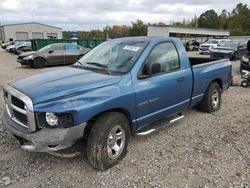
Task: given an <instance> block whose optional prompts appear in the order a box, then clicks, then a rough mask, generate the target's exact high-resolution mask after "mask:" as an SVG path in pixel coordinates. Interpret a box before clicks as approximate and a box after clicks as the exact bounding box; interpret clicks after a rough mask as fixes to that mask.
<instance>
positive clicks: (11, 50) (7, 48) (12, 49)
mask: <svg viewBox="0 0 250 188" xmlns="http://www.w3.org/2000/svg"><path fill="white" fill-rule="evenodd" d="M23 42H26V41H25V40H16V41H14V43H13V44H11V45H8V46H7V47H6V49H5V50H6V51H7V52H9V53H13V52H14V49H15V48H16V47H17V46H19V45H20V44H22V43H23Z"/></svg>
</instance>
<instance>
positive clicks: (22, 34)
mask: <svg viewBox="0 0 250 188" xmlns="http://www.w3.org/2000/svg"><path fill="white" fill-rule="evenodd" d="M49 38H56V39H61V38H62V28H59V27H54V26H50V25H45V24H41V23H36V22H31V23H19V24H9V25H2V26H0V40H3V41H9V40H29V39H49Z"/></svg>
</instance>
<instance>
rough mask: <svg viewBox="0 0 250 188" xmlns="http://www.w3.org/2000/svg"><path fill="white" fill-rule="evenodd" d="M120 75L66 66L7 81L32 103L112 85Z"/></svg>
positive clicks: (117, 80) (118, 79)
mask: <svg viewBox="0 0 250 188" xmlns="http://www.w3.org/2000/svg"><path fill="white" fill-rule="evenodd" d="M120 80H121V76H111V75H106V74H100V73H95V72H92V71H87V70H84V69H78V68H74V67H66V68H62V69H59V70H53V71H48V72H45V73H39V74H35V75H33V76H29V77H26V78H23V79H20V80H17V81H13V82H11V83H9V85H11V86H12V87H14V88H16V89H17V90H19V91H20V92H22V93H24V94H25V95H27V96H28V97H30V98H31V99H32V101H33V104H37V103H41V102H44V101H48V100H56V99H58V98H63V97H67V96H68V95H74V94H80V93H82V92H84V93H86V92H88V91H90V90H93V89H97V88H100V87H105V86H108V85H113V84H116V83H118V82H119V81H120Z"/></svg>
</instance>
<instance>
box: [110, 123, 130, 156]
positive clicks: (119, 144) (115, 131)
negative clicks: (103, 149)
mask: <svg viewBox="0 0 250 188" xmlns="http://www.w3.org/2000/svg"><path fill="white" fill-rule="evenodd" d="M125 141H126V137H125V131H124V129H123V128H122V127H121V126H120V125H116V126H114V127H113V128H112V130H111V131H110V133H109V135H108V140H107V148H108V157H109V158H110V159H117V158H118V157H119V156H120V155H121V153H122V151H123V149H124V146H125Z"/></svg>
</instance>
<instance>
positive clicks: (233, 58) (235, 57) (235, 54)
mask: <svg viewBox="0 0 250 188" xmlns="http://www.w3.org/2000/svg"><path fill="white" fill-rule="evenodd" d="M238 56H239V55H238V53H237V52H235V53H234V54H233V57H232V59H231V60H232V61H236V60H237V59H238Z"/></svg>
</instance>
